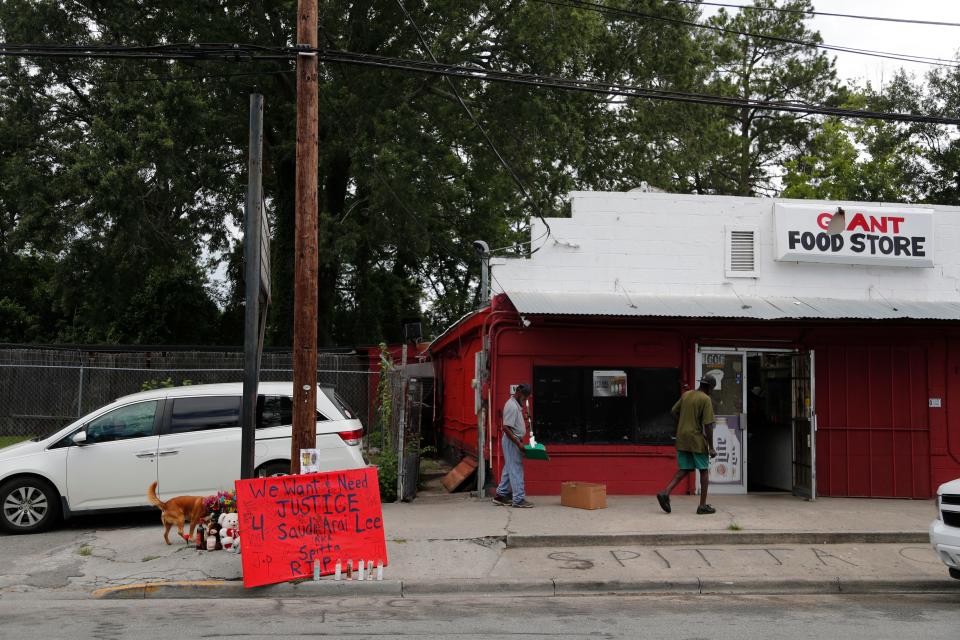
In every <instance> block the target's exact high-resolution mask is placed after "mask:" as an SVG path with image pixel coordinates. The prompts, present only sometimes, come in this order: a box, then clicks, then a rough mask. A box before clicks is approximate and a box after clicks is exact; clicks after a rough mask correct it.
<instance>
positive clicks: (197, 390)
mask: <svg viewBox="0 0 960 640" xmlns="http://www.w3.org/2000/svg"><path fill="white" fill-rule="evenodd" d="M292 392H293V383H291V382H262V383H260V385H259V395H258V396H257V431H256V447H255V459H254V466H255V468H256V473H257V475H259V476H269V475H278V474H285V473H289V471H290V434H291V426H290V425H291V423H292V410H293V402H292ZM242 395H243V385H242V384H241V383H230V384H209V385H195V386H186V387H173V388H166V389H155V390H153V391H144V392H141V393H135V394H133V395H129V396H124V397H123V398H120V399H118V400H116V401H115V402H113V403H111V404H109V405H107V406H105V407H102V408H100V409H98V410H96V411H94V412H93V413H90V414H88V415H86V416H84V417H83V418H80V419H79V420H77V421H76V422H73V423H72V424H70V425H69V426H66V427H64V428H63V429H61V430H59V431H57V432H56V433H54V434H52V435H50V436H45V437H42V438H34V439H33V440H30V441H27V442H21V443H19V444H15V445H13V446H10V447H6V448H4V449H0V527H2V528H3V529H4V530H6V531H9V532H12V533H33V532H37V531H42V530H44V529H47V528H49V527H50V526H52V525H53V524H54V523H55V522H56V521H57V520H59V519H60V518H61V517H64V518H67V517H70V515H71V514H78V513H91V512H99V511H106V510H115V509H117V510H119V509H136V508H142V507H148V506H149V503H148V502H147V487H149V486H150V484H151V483H153V482H154V481H156V482H157V483H158V488H157V493H158V494H159V495H160V498H161V499H165V498H170V497H173V496H179V495H200V496H206V495H212V494H215V493H217V491H224V490H232V489H233V483H234V480H237V479H238V478H239V477H240V399H241V396H242ZM362 438H363V425H362V424H361V423H360V420H358V419H357V418H356V417H355V416H354V414H353V412H352V411H351V410H350V409H349V408H348V407H347V405H346V404H345V403H344V402H343V401H342V399H341V398H340V397H339V396H338V395H337V394H336V393H335V392H334V391H333V389H329V388H322V387H321V388H319V389H318V393H317V449H319V465H320V470H321V471H334V470H340V469H358V468H362V467H364V466H366V462H365V461H364V459H363V454H362V453H361V450H360V442H361V439H362Z"/></svg>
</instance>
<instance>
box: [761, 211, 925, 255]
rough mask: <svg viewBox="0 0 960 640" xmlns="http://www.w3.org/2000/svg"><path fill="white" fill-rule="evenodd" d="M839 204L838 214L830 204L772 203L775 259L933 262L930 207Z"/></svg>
mask: <svg viewBox="0 0 960 640" xmlns="http://www.w3.org/2000/svg"><path fill="white" fill-rule="evenodd" d="M840 210H841V211H842V212H843V213H842V215H841V214H840V213H839V212H838V207H837V206H832V205H822V204H821V205H807V204H774V217H775V219H776V236H777V240H776V250H777V260H780V261H783V262H832V263H840V264H872V265H886V266H890V267H932V266H933V211H932V210H931V209H907V208H903V209H899V208H894V207H853V206H850V207H842V208H840ZM835 217H836V218H837V219H836V220H834V218H835ZM831 223H833V224H831Z"/></svg>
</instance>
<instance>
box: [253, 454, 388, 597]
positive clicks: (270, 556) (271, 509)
mask: <svg viewBox="0 0 960 640" xmlns="http://www.w3.org/2000/svg"><path fill="white" fill-rule="evenodd" d="M236 488H237V511H238V513H239V515H240V535H241V540H242V543H243V547H242V551H241V556H242V558H243V586H245V587H257V586H261V585H265V584H274V583H277V582H286V581H288V580H294V579H296V578H304V577H308V576H312V575H313V566H314V561H315V560H316V561H318V562H319V566H320V573H321V575H329V574H331V573H334V572H335V571H336V566H337V562H341V563H342V566H343V567H346V565H347V562H348V561H350V560H352V561H353V565H354V566H358V563H359V562H360V561H364V562H370V561H373V563H374V564H376V563H377V562H383V564H384V566H386V564H387V544H386V540H385V538H384V533H383V513H382V511H381V509H380V486H379V484H378V481H377V470H376V468H375V467H367V468H365V469H353V470H349V471H333V472H330V473H311V474H306V475H299V476H277V477H273V478H254V479H252V480H237V482H236Z"/></svg>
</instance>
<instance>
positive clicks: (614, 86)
mask: <svg viewBox="0 0 960 640" xmlns="http://www.w3.org/2000/svg"><path fill="white" fill-rule="evenodd" d="M542 1H555V0H542ZM178 46H179V45H178ZM56 49H57V50H56V53H57V55H72V56H77V55H79V56H81V57H82V56H84V55H90V56H95V57H127V56H130V55H138V56H140V57H147V56H149V57H152V58H153V59H158V60H163V59H180V57H189V58H190V59H209V56H211V55H213V52H217V51H219V52H223V51H228V52H229V53H227V54H224V55H223V56H222V57H224V59H228V60H234V61H239V58H237V57H236V56H237V53H236V52H237V51H240V52H241V53H242V54H243V55H244V56H246V57H247V61H259V60H291V59H294V58H296V57H297V56H299V55H304V54H306V55H317V56H319V57H320V58H321V59H323V60H324V61H327V62H340V63H345V64H354V65H363V66H370V67H380V68H387V69H399V70H404V71H410V72H414V73H425V74H432V75H445V76H450V77H458V78H466V79H471V80H479V81H482V82H503V83H509V84H521V85H528V86H534V87H538V88H552V89H563V90H568V91H581V92H587V93H595V94H601V95H618V96H624V97H628V98H642V99H648V100H661V101H666V102H685V103H690V104H702V105H712V106H721V107H733V108H749V109H756V110H760V111H779V112H784V113H800V114H817V115H826V116H833V117H838V118H853V119H871V120H885V121H889V122H914V123H921V124H937V125H960V119H958V118H949V117H945V116H929V115H922V114H912V113H895V112H888V111H865V110H857V109H843V108H839V107H828V106H824V105H815V104H808V103H804V102H799V101H767V100H756V99H751V98H739V97H735V96H719V95H712V94H702V93H691V92H682V91H667V90H662V89H648V88H644V87H637V86H632V85H627V84H622V83H614V82H601V81H597V80H587V79H579V78H574V79H568V78H560V77H556V76H544V75H538V74H531V73H520V72H515V71H500V70H493V69H483V68H478V67H468V66H463V65H452V64H445V63H441V62H428V61H425V60H409V59H406V58H396V57H390V56H378V55H373V54H365V53H354V52H351V51H343V50H339V49H312V48H304V47H286V48H284V47H261V46H259V45H253V46H251V47H249V48H248V46H247V45H239V44H237V45H231V46H229V47H227V48H226V49H225V48H224V47H223V46H218V47H217V48H202V52H201V53H196V52H193V53H190V54H189V56H188V55H187V54H186V53H185V52H184V51H183V50H182V49H171V48H170V47H165V48H164V50H163V51H159V50H158V51H149V52H143V51H139V52H137V51H133V49H143V48H142V47H126V48H117V47H110V48H100V47H86V46H79V45H73V46H59V47H57V48H56ZM107 49H110V50H107ZM194 49H196V48H194ZM254 50H256V51H259V52H262V51H268V52H269V53H267V54H262V55H263V56H266V57H261V56H258V55H254V53H253V52H254ZM51 51H52V50H51V49H38V48H36V45H9V44H6V43H0V56H3V55H7V56H19V57H33V56H41V57H42V56H44V55H46V54H49V53H50V52H51ZM171 55H172V56H173V58H171ZM220 55H221V54H220V53H218V54H217V56H220Z"/></svg>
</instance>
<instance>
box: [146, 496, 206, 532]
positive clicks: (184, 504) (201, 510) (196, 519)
mask: <svg viewBox="0 0 960 640" xmlns="http://www.w3.org/2000/svg"><path fill="white" fill-rule="evenodd" d="M147 498H148V499H149V500H150V504H152V505H154V506H156V507H157V508H159V509H160V512H161V513H160V522H162V523H163V541H164V542H166V543H167V544H170V537H169V536H170V527H172V526H173V525H177V531H178V532H179V533H180V537H181V538H183V539H184V540H186V541H187V542H190V540H192V539H193V530H194V529H196V528H197V525H198V524H200V520H202V519H203V518H206V517H207V514H208V513H209V512H208V511H207V508H206V507H205V506H203V500H204V498H203V496H177V497H176V498H170V499H169V500H167V501H166V502H163V501H162V500H160V498H158V497H157V483H156V482H154V483H153V484H151V485H150V488H149V489H147ZM187 520H189V521H190V535H188V536H184V535H183V523H184V522H185V521H187Z"/></svg>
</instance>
